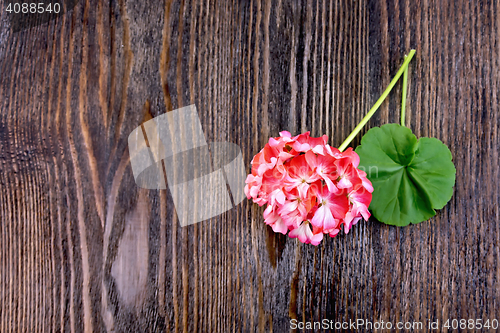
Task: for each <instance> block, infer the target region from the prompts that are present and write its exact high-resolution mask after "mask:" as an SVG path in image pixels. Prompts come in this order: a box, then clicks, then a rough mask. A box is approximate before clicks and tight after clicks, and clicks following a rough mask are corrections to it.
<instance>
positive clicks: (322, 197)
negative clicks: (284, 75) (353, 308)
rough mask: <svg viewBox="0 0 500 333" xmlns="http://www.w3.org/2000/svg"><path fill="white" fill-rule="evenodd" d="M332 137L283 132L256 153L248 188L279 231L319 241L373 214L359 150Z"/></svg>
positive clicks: (267, 221) (246, 190) (247, 184)
mask: <svg viewBox="0 0 500 333" xmlns="http://www.w3.org/2000/svg"><path fill="white" fill-rule="evenodd" d="M327 140H328V137H327V136H326V135H323V136H322V137H319V138H313V137H310V136H309V132H307V133H304V134H300V135H297V136H294V137H292V136H291V134H290V133H289V132H286V131H283V132H280V137H277V138H270V139H269V143H267V144H266V146H265V147H264V149H262V150H261V151H260V152H259V153H258V154H257V155H255V156H254V158H253V159H252V173H251V174H249V175H248V177H247V179H246V186H245V194H246V196H247V198H248V199H250V198H252V199H253V201H254V202H255V203H257V204H258V205H259V206H262V205H265V204H267V208H266V210H265V211H264V219H265V222H266V224H268V225H270V226H271V227H272V228H273V230H274V231H275V232H281V233H283V234H286V233H287V232H288V231H290V233H289V234H288V235H289V236H290V237H292V238H297V237H298V238H299V240H300V241H301V242H303V243H310V244H313V245H318V244H319V243H320V242H321V240H322V239H323V234H329V235H330V236H331V237H335V236H336V235H337V234H338V233H339V231H340V229H341V227H342V225H343V226H344V232H345V233H348V232H349V229H350V228H351V227H352V226H353V225H354V224H356V223H357V222H358V221H359V220H360V219H361V218H362V217H363V218H364V219H365V220H367V219H368V218H369V217H370V213H369V211H368V206H369V205H370V202H371V200H372V194H371V193H372V192H373V187H372V184H371V182H370V181H369V180H368V179H367V178H366V173H365V172H364V171H362V170H359V169H358V168H357V167H358V165H359V156H358V154H356V153H355V152H354V151H353V150H352V148H348V149H347V150H346V151H345V152H340V151H339V150H338V149H337V148H333V147H330V146H329V145H328V144H327Z"/></svg>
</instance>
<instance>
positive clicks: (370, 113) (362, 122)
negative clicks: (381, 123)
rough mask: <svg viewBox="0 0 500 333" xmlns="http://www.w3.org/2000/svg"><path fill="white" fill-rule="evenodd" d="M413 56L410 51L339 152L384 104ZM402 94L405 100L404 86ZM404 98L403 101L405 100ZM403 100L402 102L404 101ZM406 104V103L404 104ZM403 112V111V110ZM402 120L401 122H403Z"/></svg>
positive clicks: (413, 51)
mask: <svg viewBox="0 0 500 333" xmlns="http://www.w3.org/2000/svg"><path fill="white" fill-rule="evenodd" d="M414 54H415V50H411V51H410V53H409V54H408V56H407V57H406V58H405V61H404V62H403V65H401V67H400V68H399V70H398V72H397V73H396V76H394V78H393V79H392V81H391V83H389V86H388V87H387V88H386V89H385V91H384V92H383V93H382V96H380V98H379V99H378V100H377V102H376V103H375V104H374V105H373V106H372V108H371V109H370V111H368V113H367V114H366V116H365V117H364V118H363V119H362V120H361V122H360V123H359V124H358V126H356V127H355V128H354V130H353V131H352V132H351V134H349V136H348V137H347V138H346V139H345V140H344V142H343V143H342V144H341V145H340V147H339V150H340V151H341V152H342V151H344V149H346V148H347V146H348V145H349V144H350V143H351V141H352V140H353V139H354V138H355V137H356V135H358V133H359V131H361V129H362V128H363V127H364V126H365V125H366V123H367V122H368V121H369V120H370V118H371V117H372V116H373V115H374V114H375V112H376V111H377V110H378V108H379V107H380V105H382V103H383V102H384V100H385V99H386V97H387V96H388V95H389V93H390V92H391V90H392V88H394V86H395V85H396V83H397V82H398V80H399V78H400V77H401V75H403V73H404V72H405V71H406V70H407V69H408V64H409V63H410V61H411V59H412V58H413V55H414ZM403 93H404V94H405V95H404V96H405V98H406V84H405V85H404V87H403ZM405 98H404V99H405ZM404 99H403V100H404ZM404 103H405V104H406V102H404ZM403 110H404V109H403ZM401 116H402V119H403V116H404V111H403V112H402V113H401ZM403 121H404V120H401V122H403Z"/></svg>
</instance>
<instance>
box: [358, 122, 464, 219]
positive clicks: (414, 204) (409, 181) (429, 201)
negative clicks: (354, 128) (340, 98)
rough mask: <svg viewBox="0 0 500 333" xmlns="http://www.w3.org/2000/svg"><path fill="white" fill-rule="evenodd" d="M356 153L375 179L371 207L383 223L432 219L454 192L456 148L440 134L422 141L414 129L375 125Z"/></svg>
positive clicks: (365, 168)
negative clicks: (452, 149) (452, 148)
mask: <svg viewBox="0 0 500 333" xmlns="http://www.w3.org/2000/svg"><path fill="white" fill-rule="evenodd" d="M356 153H358V155H359V157H360V168H361V169H362V170H365V171H366V173H367V174H368V179H370V181H371V182H372V184H373V189H374V190H373V199H372V202H371V204H370V207H369V208H370V210H371V212H372V213H373V216H374V217H375V218H376V219H377V220H379V221H380V222H384V223H387V224H391V225H397V226H405V225H408V224H410V223H420V222H422V221H426V220H428V219H429V218H431V217H432V216H434V215H435V214H436V211H435V209H441V208H443V207H444V206H445V205H446V203H447V202H448V201H449V200H450V199H451V196H452V195H453V186H454V185H455V174H456V169H455V166H454V165H453V162H452V156H451V152H450V150H449V149H448V147H447V146H446V145H445V144H443V143H442V142H441V141H439V140H438V139H435V138H421V139H419V140H417V138H416V137H415V135H413V133H412V132H411V130H410V129H409V128H406V127H404V126H401V125H398V124H387V125H383V126H381V127H375V128H372V129H370V130H369V131H368V132H367V133H366V134H365V135H364V136H363V138H362V139H361V145H360V146H358V147H357V148H356Z"/></svg>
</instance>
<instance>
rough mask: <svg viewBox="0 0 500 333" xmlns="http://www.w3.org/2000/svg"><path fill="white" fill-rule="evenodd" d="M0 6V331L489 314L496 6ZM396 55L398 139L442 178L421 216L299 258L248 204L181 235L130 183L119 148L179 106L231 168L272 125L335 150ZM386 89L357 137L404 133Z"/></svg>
mask: <svg viewBox="0 0 500 333" xmlns="http://www.w3.org/2000/svg"><path fill="white" fill-rule="evenodd" d="M0 9H1V11H0V108H1V112H0V171H1V172H0V186H1V191H0V217H1V222H0V233H1V236H0V265H1V269H0V331H1V332H104V331H108V332H112V331H114V332H143V331H146V332H163V331H166V332H191V331H202V332H205V331H208V332H215V331H216V332H219V331H220V332H225V331H228V332H229V331H231V332H233V331H234V332H248V331H260V332H268V331H275V332H283V331H288V330H289V327H290V319H293V318H295V319H297V320H299V321H319V320H322V319H333V320H335V321H340V322H342V321H349V319H352V320H354V319H357V318H363V319H368V320H373V321H381V320H384V321H386V322H387V321H391V322H393V323H395V322H397V321H403V322H406V321H410V322H413V321H420V322H423V323H424V325H427V323H428V320H439V321H440V322H441V323H442V322H443V321H445V320H446V319H448V318H449V319H453V318H457V319H461V318H464V319H476V318H479V319H483V321H485V320H486V319H490V320H491V319H493V318H496V319H500V310H499V309H500V306H499V302H500V285H499V283H500V281H499V279H498V276H500V265H499V264H498V259H499V257H500V252H499V247H498V244H499V243H500V228H499V227H498V223H497V222H498V221H499V220H500V215H499V208H498V207H499V201H500V200H499V199H500V195H499V193H500V188H499V181H498V179H499V178H500V174H499V167H498V165H499V155H498V154H499V153H498V152H499V147H500V139H499V138H500V135H499V128H500V120H499V116H498V114H499V107H498V105H499V102H500V100H499V96H498V95H499V87H500V74H499V73H500V40H499V33H498V31H499V30H500V7H499V4H498V3H497V2H496V1H477V2H472V1H432V0H424V1H409V0H394V1H368V2H364V1H341V0H339V1H334V0H330V1H321V2H318V1H316V0H296V1H295V0H294V1H285V0H277V1H274V2H265V1H258V0H248V1H229V2H219V3H214V2H198V1H194V0H181V1H170V0H166V1H156V0H154V1H148V2H135V1H127V0H117V1H112V2H108V3H104V2H99V1H97V0H80V1H79V2H77V3H76V5H75V7H74V8H73V9H72V10H70V11H68V12H67V13H66V14H64V15H61V16H59V17H57V18H55V19H54V20H52V21H49V22H46V23H43V24H39V25H37V26H34V27H31V28H28V29H25V30H21V31H19V32H14V31H13V30H12V29H11V25H12V24H11V22H10V21H9V17H8V13H7V12H6V2H2V4H1V5H0ZM411 48H415V49H417V54H416V56H415V58H414V60H413V61H412V63H411V66H410V76H409V78H410V80H409V95H408V106H407V125H408V126H409V127H410V128H411V129H412V130H413V131H414V133H415V134H416V135H417V136H418V137H421V136H433V137H436V138H439V139H440V140H442V141H443V142H445V143H446V144H447V145H448V146H449V147H450V149H451V152H452V154H453V157H454V162H455V165H456V168H457V184H456V189H455V193H454V196H453V198H452V199H451V201H450V203H449V204H448V205H447V206H446V207H445V208H444V209H442V210H441V211H440V212H439V213H438V214H437V215H436V217H434V218H433V219H431V220H430V221H428V222H424V223H421V224H419V225H414V226H409V227H406V228H395V227H390V226H386V225H383V224H380V223H378V222H377V221H375V220H370V221H367V222H360V223H358V225H356V226H355V227H354V228H353V229H352V230H351V232H350V233H349V234H348V235H343V234H342V235H340V236H337V237H336V238H334V239H330V238H328V239H325V240H324V241H323V242H322V244H321V245H320V246H318V247H314V246H310V245H303V244H300V243H298V242H297V241H296V240H294V239H289V238H288V237H286V236H283V235H275V234H274V233H273V232H272V230H271V229H270V228H268V227H267V226H266V225H265V224H264V223H263V218H262V213H263V208H261V207H258V206H257V205H255V204H251V203H250V202H249V201H247V200H245V201H244V202H243V203H241V204H240V205H238V206H237V207H236V208H235V209H233V210H231V211H228V212H226V213H224V214H222V215H220V216H218V217H215V218H212V219H210V220H208V221H205V222H202V223H198V224H195V225H191V226H188V227H184V228H182V227H180V226H179V225H178V219H177V216H176V213H175V209H174V205H173V202H172V198H171V195H170V193H169V192H168V191H166V190H144V189H140V188H138V187H137V186H136V184H135V181H134V178H133V175H132V170H131V167H130V162H129V151H128V147H127V137H128V134H129V133H130V132H131V131H132V130H133V129H134V128H136V127H137V126H139V125H140V124H141V123H142V122H143V121H145V120H148V119H151V118H152V117H155V116H158V115H161V114H163V113H165V112H166V111H169V110H173V109H176V108H179V107H182V106H186V105H189V104H196V106H197V108H198V112H199V115H200V120H201V122H202V125H203V129H204V131H205V134H206V139H207V141H209V142H210V141H229V142H234V143H236V144H238V145H239V146H240V147H241V148H242V151H243V154H244V159H245V162H246V163H249V162H250V160H251V158H252V156H253V155H254V154H255V153H257V152H258V151H259V150H260V149H261V148H262V147H263V145H264V144H265V142H266V141H267V140H268V138H269V136H277V135H278V132H279V131H281V130H289V131H291V132H292V133H299V132H303V131H306V130H311V132H312V135H314V136H319V135H322V134H327V135H328V136H329V137H330V144H332V145H335V146H338V145H339V144H340V143H341V142H342V141H343V139H344V138H345V137H346V136H347V135H348V134H349V133H350V131H351V130H352V129H353V128H354V127H355V125H356V124H357V123H358V122H359V121H360V120H361V118H362V117H363V116H364V114H365V113H366V112H367V111H368V109H369V108H370V106H371V105H372V104H373V103H374V102H375V101H376V99H377V98H378V96H379V95H380V94H381V92H382V91H383V90H384V89H385V87H386V85H387V84H388V82H389V80H390V79H391V77H392V75H394V74H395V72H396V71H397V69H398V67H399V65H400V63H401V62H402V60H403V56H404V54H405V53H407V52H408V51H409V50H410V49H411ZM400 92H401V86H400V85H398V86H397V88H396V89H395V91H394V92H393V93H392V94H391V95H390V97H389V99H388V101H386V102H385V103H384V104H383V105H382V107H381V109H380V110H379V111H378V113H377V114H376V115H375V116H374V117H373V119H372V120H371V121H370V122H369V126H368V127H367V128H366V129H364V130H363V131H362V133H364V132H366V130H367V129H368V128H369V127H371V126H378V125H381V124H385V123H388V122H399V110H400V102H401V98H400V95H401V94H400ZM362 133H361V134H362ZM360 137H361V135H360V136H359V137H358V138H356V139H355V140H354V142H353V143H352V145H353V146H355V145H357V144H358V143H359V140H360Z"/></svg>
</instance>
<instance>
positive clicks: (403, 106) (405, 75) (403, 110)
mask: <svg viewBox="0 0 500 333" xmlns="http://www.w3.org/2000/svg"><path fill="white" fill-rule="evenodd" d="M405 60H406V56H405ZM407 87H408V66H406V68H405V71H404V72H403V97H402V99H401V126H405V120H406V89H407Z"/></svg>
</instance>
